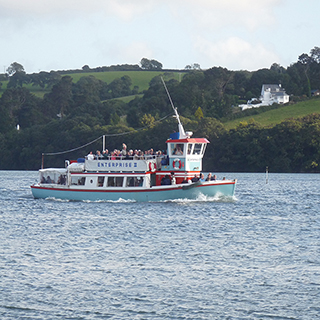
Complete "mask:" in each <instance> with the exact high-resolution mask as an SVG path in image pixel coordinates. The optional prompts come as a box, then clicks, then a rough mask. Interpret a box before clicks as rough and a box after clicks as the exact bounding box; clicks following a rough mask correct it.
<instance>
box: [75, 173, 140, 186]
mask: <svg viewBox="0 0 320 320" xmlns="http://www.w3.org/2000/svg"><path fill="white" fill-rule="evenodd" d="M86 179H89V186H94V181H96V186H97V187H104V186H105V187H142V186H143V179H144V177H139V176H135V177H127V178H126V179H124V177H119V176H108V177H104V176H100V177H98V179H94V178H92V177H77V176H72V177H71V185H74V186H75V185H76V186H84V185H85V184H86ZM124 182H125V185H124Z"/></svg>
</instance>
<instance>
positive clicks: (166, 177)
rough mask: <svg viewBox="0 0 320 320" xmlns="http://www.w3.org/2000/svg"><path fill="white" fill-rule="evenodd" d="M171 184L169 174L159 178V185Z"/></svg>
mask: <svg viewBox="0 0 320 320" xmlns="http://www.w3.org/2000/svg"><path fill="white" fill-rule="evenodd" d="M170 184H171V180H170V177H169V175H167V174H166V175H165V176H164V177H163V178H162V179H161V185H170Z"/></svg>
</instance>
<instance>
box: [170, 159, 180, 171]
mask: <svg viewBox="0 0 320 320" xmlns="http://www.w3.org/2000/svg"><path fill="white" fill-rule="evenodd" d="M172 164H173V169H176V170H178V169H181V165H182V164H181V160H180V159H176V160H173V162H172Z"/></svg>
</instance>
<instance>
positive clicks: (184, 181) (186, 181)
mask: <svg viewBox="0 0 320 320" xmlns="http://www.w3.org/2000/svg"><path fill="white" fill-rule="evenodd" d="M181 183H189V181H188V178H187V177H184V178H183V180H182V182H181Z"/></svg>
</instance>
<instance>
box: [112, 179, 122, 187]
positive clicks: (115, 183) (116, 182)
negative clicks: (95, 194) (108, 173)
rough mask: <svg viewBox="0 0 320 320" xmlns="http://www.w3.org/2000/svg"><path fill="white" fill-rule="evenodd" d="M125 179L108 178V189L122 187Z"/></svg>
mask: <svg viewBox="0 0 320 320" xmlns="http://www.w3.org/2000/svg"><path fill="white" fill-rule="evenodd" d="M122 185H123V177H108V187H122Z"/></svg>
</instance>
